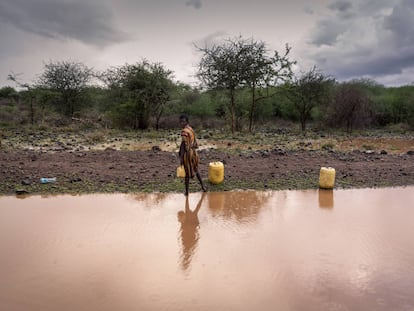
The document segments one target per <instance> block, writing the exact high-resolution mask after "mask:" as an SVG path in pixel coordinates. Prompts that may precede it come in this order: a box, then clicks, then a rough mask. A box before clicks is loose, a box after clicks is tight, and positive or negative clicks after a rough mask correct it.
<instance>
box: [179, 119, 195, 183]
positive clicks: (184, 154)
mask: <svg viewBox="0 0 414 311" xmlns="http://www.w3.org/2000/svg"><path fill="white" fill-rule="evenodd" d="M181 137H182V142H181V145H182V147H181V148H180V152H181V154H180V156H181V159H182V161H183V165H184V170H185V175H186V176H189V177H191V178H193V177H194V174H195V173H196V172H197V171H198V162H199V157H198V154H197V150H196V149H197V148H198V145H197V140H196V137H195V133H194V130H193V129H192V128H191V126H189V125H186V126H185V127H184V128H183V130H182V131H181ZM183 144H184V145H183Z"/></svg>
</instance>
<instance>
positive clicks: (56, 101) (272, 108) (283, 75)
mask: <svg viewBox="0 0 414 311" xmlns="http://www.w3.org/2000/svg"><path fill="white" fill-rule="evenodd" d="M197 49H198V51H199V52H200V54H201V58H200V61H199V64H198V65H199V66H198V72H197V77H198V79H199V81H200V86H199V87H192V86H190V85H187V84H184V83H181V82H177V81H174V79H173V72H172V71H171V70H169V69H167V68H165V67H164V65H163V64H160V63H150V62H148V61H146V60H142V61H139V62H137V63H135V64H125V65H123V66H120V67H115V68H109V69H108V70H106V71H103V72H96V71H94V70H93V69H92V68H89V67H88V66H86V65H85V64H83V63H76V62H68V61H60V62H49V63H48V64H45V66H44V69H43V72H42V73H40V75H39V78H38V79H37V80H36V81H34V82H32V83H25V82H22V81H20V80H19V77H18V76H16V75H9V77H8V78H9V80H10V81H11V82H12V83H14V84H15V85H14V87H11V86H8V87H3V88H1V89H0V125H1V126H21V125H25V124H31V125H45V124H47V125H51V126H61V125H67V124H69V123H71V122H82V123H84V124H86V125H88V126H102V127H109V128H122V129H147V128H155V129H158V128H166V127H167V128H168V127H172V126H174V127H175V126H176V123H171V122H168V120H170V119H171V120H172V119H174V120H175V121H176V117H177V115H179V114H181V113H186V114H188V115H190V116H191V117H197V118H199V119H201V120H202V121H203V120H210V121H211V120H214V121H215V122H210V123H207V122H205V123H204V125H205V126H212V127H214V125H215V124H221V125H223V124H224V125H227V126H228V128H229V129H230V130H231V131H232V132H233V133H234V132H236V131H243V130H246V131H253V130H254V129H255V126H257V125H262V124H276V125H277V122H279V121H281V120H287V121H293V122H298V123H299V124H300V128H301V129H302V131H305V130H306V128H307V126H308V124H309V123H310V122H312V124H316V125H317V126H318V127H322V128H343V129H346V130H347V131H348V132H351V131H352V130H354V129H356V128H367V127H368V128H369V127H385V126H389V125H392V124H404V125H406V126H407V128H414V86H413V85H407V86H401V87H385V86H383V85H380V84H378V83H376V82H375V81H373V80H367V79H358V80H352V81H347V82H338V81H336V79H335V78H333V77H332V76H330V75H328V74H326V73H323V72H321V71H320V70H319V69H318V68H316V67H313V68H310V69H309V70H308V71H306V72H301V73H299V74H294V73H293V71H292V67H293V66H294V65H295V64H296V62H295V61H294V60H291V59H290V56H289V54H290V50H291V48H290V47H289V46H287V45H286V47H285V50H284V51H283V53H279V52H278V51H269V50H268V49H267V46H266V44H265V43H264V42H262V41H255V40H254V39H243V38H242V37H238V38H235V39H228V40H226V41H225V42H224V43H221V44H218V45H213V46H211V47H203V48H197Z"/></svg>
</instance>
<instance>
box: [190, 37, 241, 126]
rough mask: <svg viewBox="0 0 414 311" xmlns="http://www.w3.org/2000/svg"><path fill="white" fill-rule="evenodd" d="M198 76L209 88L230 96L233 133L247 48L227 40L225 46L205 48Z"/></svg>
mask: <svg viewBox="0 0 414 311" xmlns="http://www.w3.org/2000/svg"><path fill="white" fill-rule="evenodd" d="M196 48H197V49H198V51H199V52H202V53H203V56H202V57H201V60H200V62H199V65H198V67H199V68H198V73H197V76H198V78H199V79H200V81H201V82H202V84H204V85H205V86H206V87H207V88H209V89H214V90H225V91H226V92H227V94H228V98H229V103H228V109H229V111H230V119H231V125H230V126H231V132H232V133H233V134H234V132H235V130H236V89H237V88H239V87H240V86H241V85H242V83H243V72H242V64H243V62H244V55H245V46H244V45H243V42H242V41H241V40H231V39H228V40H226V41H225V42H224V43H223V44H220V45H213V46H211V47H207V46H205V47H204V48H200V47H196Z"/></svg>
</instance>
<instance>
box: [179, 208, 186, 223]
mask: <svg viewBox="0 0 414 311" xmlns="http://www.w3.org/2000/svg"><path fill="white" fill-rule="evenodd" d="M177 218H178V221H179V222H181V223H184V222H185V218H186V217H185V212H184V211H179V212H178V213H177Z"/></svg>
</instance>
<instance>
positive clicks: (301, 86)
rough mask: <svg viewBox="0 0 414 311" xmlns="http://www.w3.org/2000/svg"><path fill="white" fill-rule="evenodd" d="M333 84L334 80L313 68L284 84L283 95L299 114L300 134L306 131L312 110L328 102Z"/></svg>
mask: <svg viewBox="0 0 414 311" xmlns="http://www.w3.org/2000/svg"><path fill="white" fill-rule="evenodd" d="M333 82H334V79H332V78H330V77H328V76H326V75H324V74H323V73H322V72H320V71H319V70H318V69H317V68H316V67H313V68H312V69H310V70H309V71H307V72H305V73H302V74H301V76H299V77H294V78H293V80H292V81H290V82H288V83H286V84H285V94H286V96H287V97H288V98H289V100H290V101H291V102H292V104H293V106H294V108H295V109H296V110H297V111H298V113H299V117H300V124H301V129H302V132H304V131H305V130H306V123H307V121H308V120H309V118H310V116H311V111H312V110H313V108H314V107H315V106H316V105H318V104H321V103H324V102H327V101H328V100H329V88H330V86H331V85H332V84H333Z"/></svg>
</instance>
